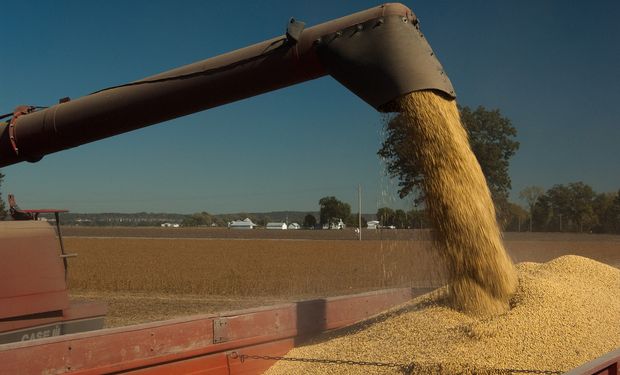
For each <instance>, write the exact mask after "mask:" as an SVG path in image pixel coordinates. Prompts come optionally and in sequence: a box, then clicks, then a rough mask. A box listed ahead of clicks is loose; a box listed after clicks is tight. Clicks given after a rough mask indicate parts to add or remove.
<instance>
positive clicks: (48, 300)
mask: <svg viewBox="0 0 620 375" xmlns="http://www.w3.org/2000/svg"><path fill="white" fill-rule="evenodd" d="M9 208H10V213H11V216H12V217H13V220H14V221H8V222H2V225H1V226H0V257H1V259H2V263H1V266H0V344H6V343H10V342H15V341H30V340H34V339H40V338H45V337H52V336H59V335H63V334H68V333H75V332H82V331H90V330H96V329H101V328H103V319H104V316H105V313H106V307H105V305H103V304H101V303H96V302H81V303H78V302H72V301H70V300H69V294H68V292H67V285H66V282H65V281H66V276H67V257H70V256H74V255H75V254H66V253H65V251H64V246H63V243H62V235H61V233H60V217H59V213H61V212H67V210H58V209H34V210H33V209H28V210H24V209H20V208H19V206H17V204H16V202H15V197H14V196H13V195H12V194H9ZM40 214H54V216H55V219H56V227H57V231H58V232H57V233H55V232H54V228H53V227H51V226H50V225H49V224H48V223H47V222H43V221H37V220H38V219H39V215H40ZM56 237H58V240H56Z"/></svg>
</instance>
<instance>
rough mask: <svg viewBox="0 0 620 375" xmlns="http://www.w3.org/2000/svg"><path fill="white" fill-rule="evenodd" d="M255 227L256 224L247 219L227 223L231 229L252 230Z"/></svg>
mask: <svg viewBox="0 0 620 375" xmlns="http://www.w3.org/2000/svg"><path fill="white" fill-rule="evenodd" d="M255 226H256V224H254V223H253V222H252V220H250V218H248V217H246V218H245V219H243V220H233V221H231V222H230V223H228V228H231V229H254V227H255Z"/></svg>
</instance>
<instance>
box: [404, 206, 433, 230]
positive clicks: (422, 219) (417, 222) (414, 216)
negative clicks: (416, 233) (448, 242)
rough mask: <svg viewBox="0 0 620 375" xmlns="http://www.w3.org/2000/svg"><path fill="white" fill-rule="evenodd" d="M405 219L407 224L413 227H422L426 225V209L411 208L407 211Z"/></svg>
mask: <svg viewBox="0 0 620 375" xmlns="http://www.w3.org/2000/svg"><path fill="white" fill-rule="evenodd" d="M407 219H408V220H409V226H410V227H411V228H413V229H424V228H427V227H428V218H427V216H426V210H419V209H418V210H416V209H413V210H411V211H409V212H407Z"/></svg>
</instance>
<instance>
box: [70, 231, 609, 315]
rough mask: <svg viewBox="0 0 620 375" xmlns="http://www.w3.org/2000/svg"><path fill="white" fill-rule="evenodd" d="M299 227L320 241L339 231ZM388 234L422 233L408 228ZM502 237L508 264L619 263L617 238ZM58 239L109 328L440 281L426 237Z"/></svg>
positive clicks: (79, 291)
mask: <svg viewBox="0 0 620 375" xmlns="http://www.w3.org/2000/svg"><path fill="white" fill-rule="evenodd" d="M101 229H107V231H104V230H101V231H100V234H102V236H100V237H111V236H112V235H115V231H116V229H115V228H101ZM132 229H133V228H132ZM136 229H141V228H136ZM149 229H152V232H159V233H174V234H178V233H179V232H176V231H174V232H171V231H169V230H166V229H168V228H149ZM211 230H212V229H210V228H209V229H207V228H204V229H202V231H211ZM226 232H227V233H230V232H233V234H236V233H240V232H244V233H245V232H252V233H254V234H255V235H256V234H259V235H260V233H259V232H267V231H226ZM291 232H292V231H291ZM304 232H313V233H314V235H315V236H317V237H316V238H320V237H319V235H321V234H324V233H334V232H335V233H340V232H341V231H304ZM392 232H393V231H392ZM396 232H400V233H401V236H402V237H414V236H417V237H418V238H422V237H424V236H423V235H421V234H420V233H414V231H396ZM415 232H418V231H415ZM276 233H279V234H281V233H283V232H276ZM162 235H163V234H162ZM132 237H134V236H132ZM505 237H506V242H505V244H506V247H507V249H508V251H509V253H510V255H511V257H512V258H513V259H514V260H515V261H516V262H523V261H534V262H547V261H549V260H551V259H554V258H556V257H558V256H561V255H565V254H576V255H581V256H584V257H589V258H592V259H595V260H598V261H600V262H604V263H607V264H610V265H613V266H615V267H619V268H620V236H598V235H576V234H538V233H535V234H523V233H522V234H511V233H509V234H506V236H505ZM65 244H66V248H67V251H68V252H75V253H78V254H79V256H78V257H77V258H70V259H69V262H70V263H69V286H70V290H71V294H72V296H73V297H74V298H77V299H91V300H99V301H105V302H107V303H108V305H109V309H110V311H109V314H108V318H107V323H106V324H107V325H108V326H121V325H127V324H134V323H140V322H147V321H155V320H162V319H167V318H172V317H176V316H184V315H190V314H195V313H210V312H216V311H225V310H235V309H239V308H247V307H254V306H260V305H269V304H274V303H280V302H285V301H293V300H299V299H305V298H316V297H325V296H334V295H340V294H349V293H356V292H362V291H368V290H376V289H381V288H386V287H394V286H439V285H441V284H442V282H441V277H440V273H439V271H438V267H439V266H438V265H437V264H436V263H435V261H434V260H433V259H432V258H431V257H430V256H429V254H428V252H427V251H426V250H428V249H429V248H430V246H431V243H430V241H425V240H417V241H388V240H384V241H373V240H366V241H361V242H359V241H350V240H349V241H347V240H342V241H340V240H339V241H333V240H332V241H324V240H319V239H317V240H313V241H309V240H296V241H293V240H251V239H247V240H242V241H239V240H237V239H234V238H233V239H183V238H180V239H179V238H177V239H174V238H157V239H152V238H150V239H139V238H86V237H69V238H65Z"/></svg>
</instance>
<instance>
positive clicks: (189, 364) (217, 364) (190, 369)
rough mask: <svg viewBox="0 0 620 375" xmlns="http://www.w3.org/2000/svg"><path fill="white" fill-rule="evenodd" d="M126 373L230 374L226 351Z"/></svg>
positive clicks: (139, 374)
mask: <svg viewBox="0 0 620 375" xmlns="http://www.w3.org/2000/svg"><path fill="white" fill-rule="evenodd" d="M126 373H127V374H132V375H147V374H148V375H170V374H191V375H230V372H229V370H228V357H227V356H226V353H218V354H212V355H208V356H204V357H198V358H191V359H187V360H183V361H177V362H169V363H165V364H161V365H157V366H153V367H146V368H142V369H138V370H132V371H127V372H126Z"/></svg>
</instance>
